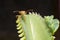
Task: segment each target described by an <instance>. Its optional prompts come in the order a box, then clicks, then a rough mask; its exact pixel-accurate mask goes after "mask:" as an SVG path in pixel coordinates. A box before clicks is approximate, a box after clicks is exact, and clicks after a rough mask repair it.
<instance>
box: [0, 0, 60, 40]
mask: <svg viewBox="0 0 60 40" xmlns="http://www.w3.org/2000/svg"><path fill="white" fill-rule="evenodd" d="M29 9H33V10H34V11H37V12H39V13H40V14H41V15H42V16H45V15H54V16H55V18H58V19H60V18H59V13H58V1H57V0H0V40H19V38H18V36H17V30H16V23H15V21H16V18H15V14H14V13H13V11H15V10H29ZM59 31H60V29H58V31H57V32H56V34H55V36H56V40H60V35H59V34H60V32H59Z"/></svg>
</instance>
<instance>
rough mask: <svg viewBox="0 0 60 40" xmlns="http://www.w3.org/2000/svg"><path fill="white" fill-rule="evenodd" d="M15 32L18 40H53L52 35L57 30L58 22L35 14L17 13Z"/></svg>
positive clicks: (50, 17)
mask: <svg viewBox="0 0 60 40" xmlns="http://www.w3.org/2000/svg"><path fill="white" fill-rule="evenodd" d="M19 14H20V15H18V16H17V20H16V23H17V25H16V26H17V30H18V34H19V37H20V40H54V39H55V37H54V36H53V35H54V33H55V32H56V31H57V29H58V28H59V20H58V19H54V18H53V16H45V17H42V16H41V15H38V14H37V12H29V14H27V12H25V11H19Z"/></svg>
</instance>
